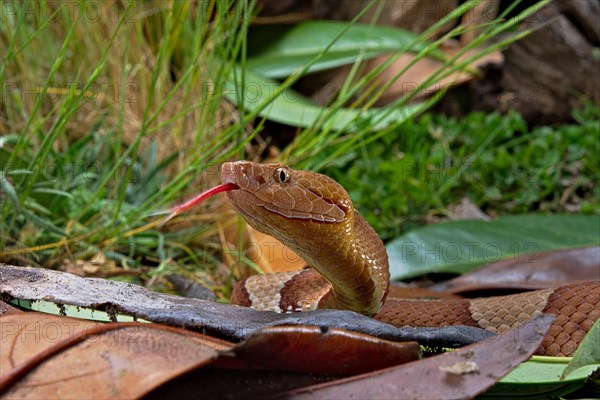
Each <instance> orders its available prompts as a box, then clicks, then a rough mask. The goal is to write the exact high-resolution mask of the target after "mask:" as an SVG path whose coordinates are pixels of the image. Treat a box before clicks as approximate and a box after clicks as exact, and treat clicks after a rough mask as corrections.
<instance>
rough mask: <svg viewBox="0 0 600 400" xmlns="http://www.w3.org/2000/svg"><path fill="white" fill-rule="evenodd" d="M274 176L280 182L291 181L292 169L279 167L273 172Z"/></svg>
mask: <svg viewBox="0 0 600 400" xmlns="http://www.w3.org/2000/svg"><path fill="white" fill-rule="evenodd" d="M273 177H274V178H275V180H276V181H277V182H279V183H286V182H289V181H290V178H291V177H290V171H288V169H287V168H277V169H276V170H275V172H274V173H273Z"/></svg>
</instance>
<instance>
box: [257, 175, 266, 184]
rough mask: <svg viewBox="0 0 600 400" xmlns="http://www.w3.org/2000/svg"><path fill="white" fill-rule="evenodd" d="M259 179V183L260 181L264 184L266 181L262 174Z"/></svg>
mask: <svg viewBox="0 0 600 400" xmlns="http://www.w3.org/2000/svg"><path fill="white" fill-rule="evenodd" d="M257 181H258V183H259V184H261V185H262V184H263V183H265V178H263V177H262V176H259V177H258V178H257Z"/></svg>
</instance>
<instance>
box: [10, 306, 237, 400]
mask: <svg viewBox="0 0 600 400" xmlns="http://www.w3.org/2000/svg"><path fill="white" fill-rule="evenodd" d="M0 326H1V328H0V331H1V332H2V340H3V343H4V344H3V345H2V346H1V349H0V371H2V375H1V376H0V394H2V395H4V396H6V397H8V398H36V399H39V398H57V397H59V398H77V399H79V398H107V399H108V398H134V397H135V398H137V397H140V396H143V395H144V394H145V393H147V392H148V391H150V390H152V389H153V388H155V387H157V386H159V385H160V384H162V383H164V382H166V381H168V380H171V379H173V378H174V377H176V376H178V375H180V374H182V373H185V372H187V371H189V370H190V369H193V368H197V367H199V366H202V365H204V364H207V363H209V362H210V361H211V360H212V359H214V358H215V357H216V356H217V350H224V349H227V348H230V345H229V344H228V343H226V342H224V341H222V340H218V339H214V338H210V337H207V336H204V335H200V334H197V333H194V332H190V331H185V330H183V329H178V328H172V327H167V326H161V325H157V324H142V323H111V324H102V323H97V322H91V321H86V320H80V319H73V318H68V317H61V316H55V315H46V314H41V313H33V312H32V313H20V314H12V315H4V316H2V318H0Z"/></svg>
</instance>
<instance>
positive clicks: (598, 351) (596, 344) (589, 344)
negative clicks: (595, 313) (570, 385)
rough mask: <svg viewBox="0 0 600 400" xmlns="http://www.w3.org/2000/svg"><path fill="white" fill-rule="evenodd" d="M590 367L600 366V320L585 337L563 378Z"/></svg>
mask: <svg viewBox="0 0 600 400" xmlns="http://www.w3.org/2000/svg"><path fill="white" fill-rule="evenodd" d="M588 365H596V367H598V366H600V320H597V321H596V322H595V323H594V325H593V326H592V329H590V331H589V332H588V333H587V335H585V338H583V341H582V342H581V344H580V345H579V347H578V348H577V351H576V352H575V355H574V356H573V359H572V360H571V362H570V363H569V365H567V368H565V370H564V372H563V374H562V377H563V378H564V377H568V376H570V375H571V374H572V373H573V372H574V371H575V370H577V369H579V368H582V367H585V366H588Z"/></svg>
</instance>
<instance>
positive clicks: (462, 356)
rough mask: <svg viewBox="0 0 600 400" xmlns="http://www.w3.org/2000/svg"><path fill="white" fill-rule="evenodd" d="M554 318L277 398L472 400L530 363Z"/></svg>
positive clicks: (285, 393)
mask: <svg viewBox="0 0 600 400" xmlns="http://www.w3.org/2000/svg"><path fill="white" fill-rule="evenodd" d="M553 320H554V317H553V316H550V315H543V316H540V317H537V318H535V319H533V320H531V321H529V322H528V323H527V324H525V325H523V326H522V327H520V328H516V329H513V330H511V331H509V332H506V333H505V334H502V335H500V336H499V337H498V338H496V339H495V340H489V341H484V342H481V343H477V344H474V345H471V346H467V347H464V348H462V349H459V350H456V351H454V352H451V353H445V354H441V355H438V356H434V357H430V358H427V359H424V360H420V361H414V362H411V363H408V364H403V365H401V366H398V367H393V368H387V369H384V370H379V371H375V372H371V373H368V374H363V375H359V376H354V377H351V378H345V379H339V380H335V381H331V382H327V383H323V384H318V385H314V386H308V387H305V388H302V389H297V390H292V391H285V392H279V393H277V394H276V395H275V396H274V397H275V398H290V399H333V398H336V399H339V398H357V399H367V398H371V399H372V398H377V399H399V398H400V399H404V398H412V399H415V398H419V399H423V398H426V399H457V398H461V399H462V398H473V397H475V396H477V395H478V394H480V393H482V392H483V391H484V390H486V389H487V388H489V387H490V386H492V385H493V384H494V383H496V382H497V381H498V380H500V379H501V378H502V377H503V376H504V375H506V374H507V373H508V372H509V371H510V370H512V369H513V368H514V367H516V366H517V365H519V364H520V363H521V362H523V361H525V360H527V359H528V358H529V357H530V356H531V355H532V354H533V352H534V351H535V350H536V349H537V347H538V346H539V345H540V343H541V342H542V339H543V338H544V336H545V334H546V332H547V331H548V328H549V327H550V325H551V324H552V321H553ZM463 362H472V363H475V364H476V365H477V366H478V368H479V372H474V373H468V374H459V375H457V374H454V373H449V372H446V371H443V370H440V369H439V367H440V366H447V365H453V364H456V363H463Z"/></svg>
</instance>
